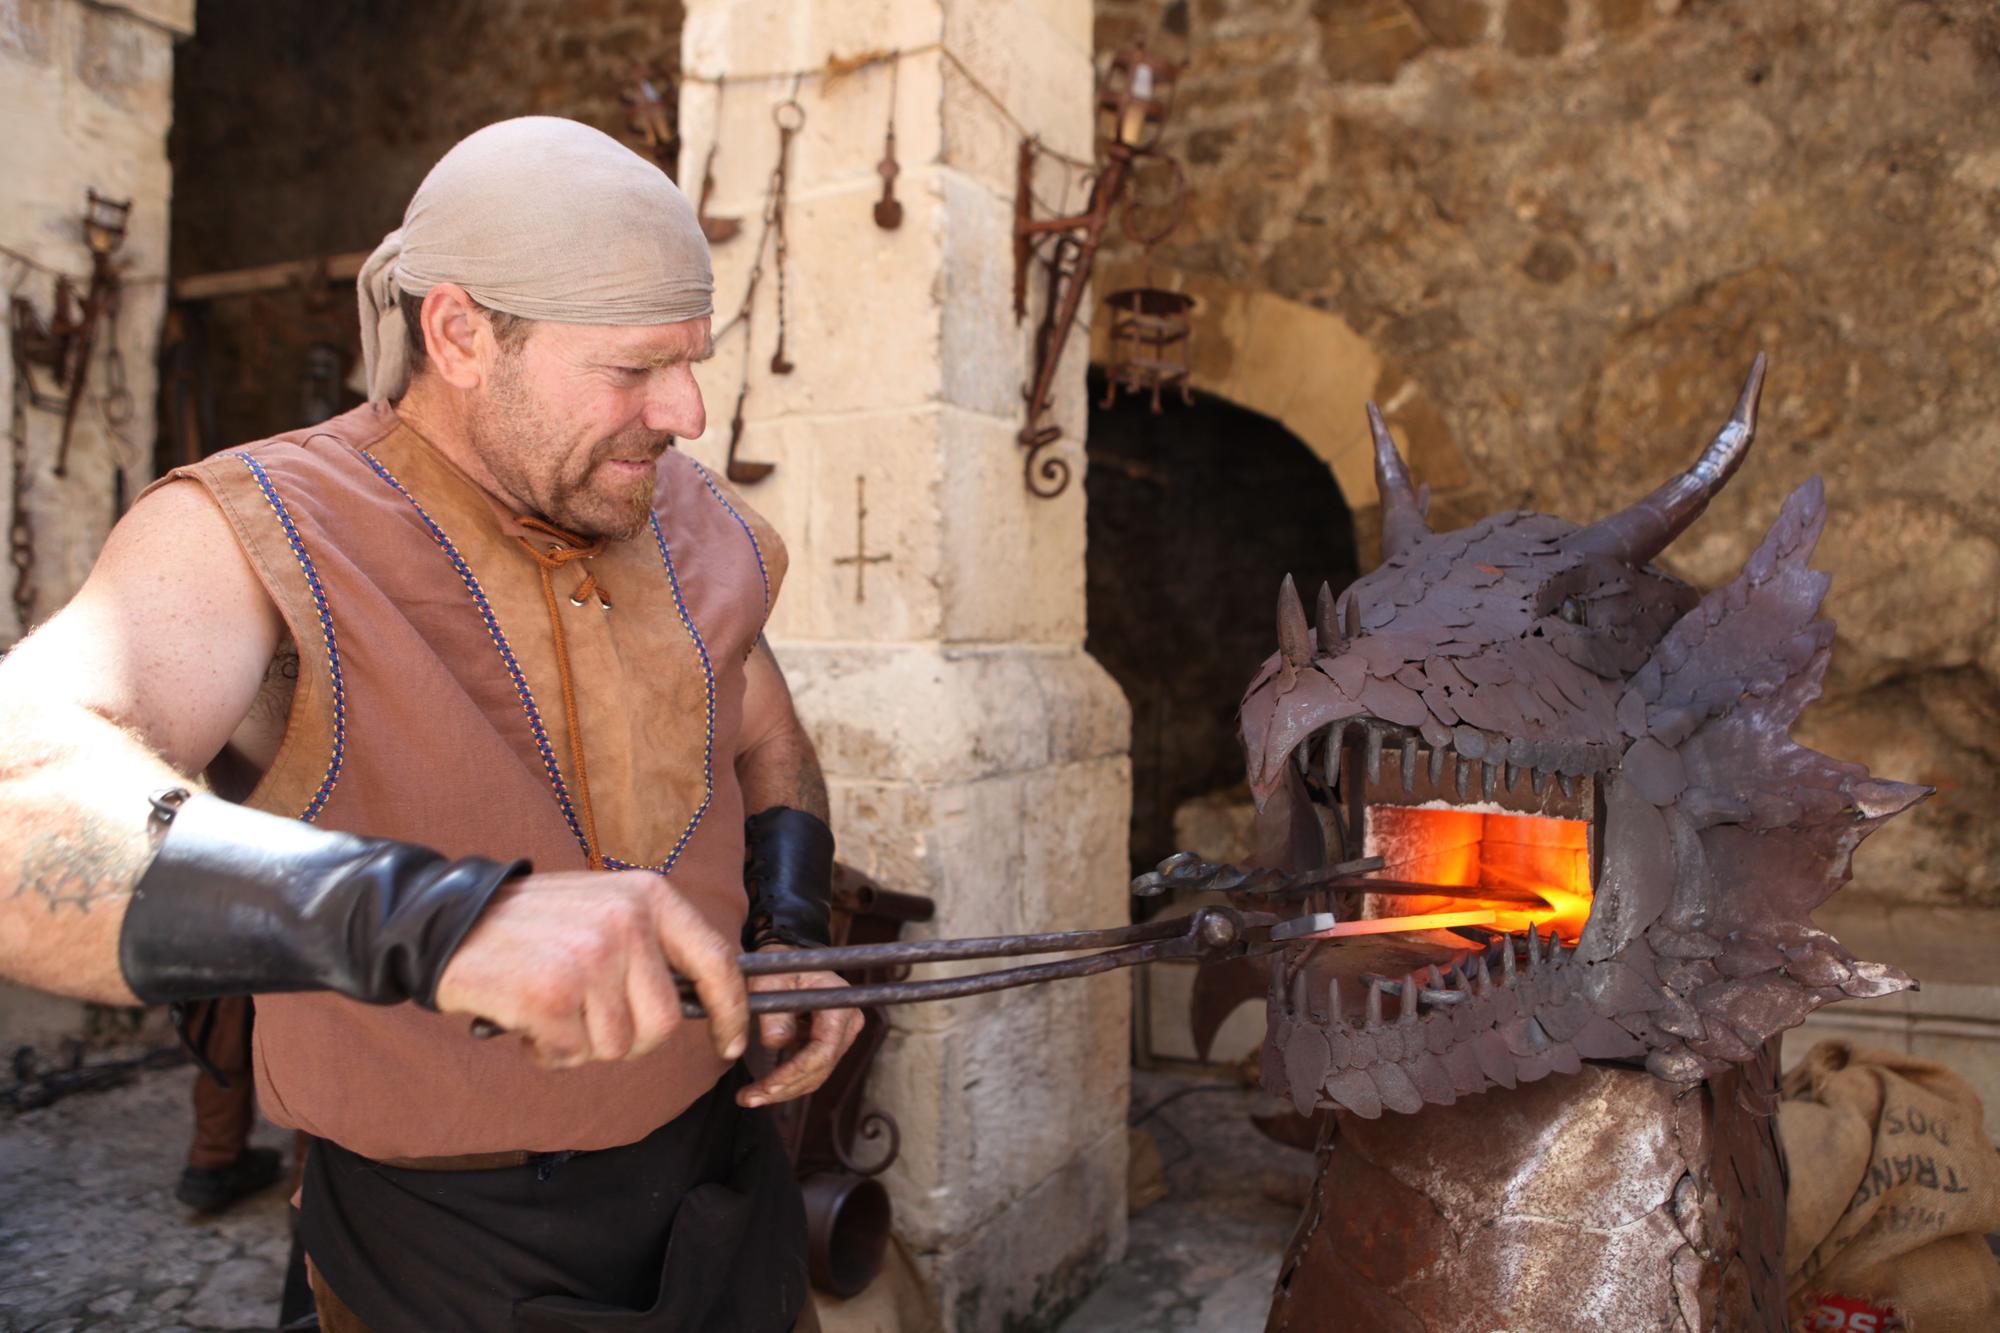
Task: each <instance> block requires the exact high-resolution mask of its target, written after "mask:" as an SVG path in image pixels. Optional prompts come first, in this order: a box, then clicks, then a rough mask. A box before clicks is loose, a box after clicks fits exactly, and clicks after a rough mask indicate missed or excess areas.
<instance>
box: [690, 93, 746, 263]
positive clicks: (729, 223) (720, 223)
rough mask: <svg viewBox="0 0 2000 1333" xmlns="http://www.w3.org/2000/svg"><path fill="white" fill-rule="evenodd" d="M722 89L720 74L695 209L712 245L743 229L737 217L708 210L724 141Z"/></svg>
mask: <svg viewBox="0 0 2000 1333" xmlns="http://www.w3.org/2000/svg"><path fill="white" fill-rule="evenodd" d="M722 90H723V79H722V76H721V75H720V74H718V75H716V76H715V136H714V137H713V138H712V139H710V140H709V142H708V156H707V157H706V158H705V159H703V161H702V165H701V200H700V202H699V203H697V204H696V205H695V209H694V218H695V223H696V225H698V226H699V227H700V228H701V234H702V235H703V236H706V237H707V238H708V243H709V244H710V245H721V244H722V243H723V242H724V241H727V240H733V239H734V238H735V236H736V233H737V232H739V231H742V230H743V224H742V222H740V221H738V220H737V219H736V218H718V217H712V216H710V214H709V211H708V198H709V196H710V195H712V194H714V193H715V150H716V148H717V147H719V146H720V145H721V143H722Z"/></svg>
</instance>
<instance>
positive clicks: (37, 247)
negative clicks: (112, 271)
mask: <svg viewBox="0 0 2000 1333" xmlns="http://www.w3.org/2000/svg"><path fill="white" fill-rule="evenodd" d="M193 22H194V13H193V0H147V2H143V3H142V2H135V3H130V4H97V3H86V2H85V0H0V123H4V124H5V125H6V126H7V127H8V130H7V134H6V135H5V136H4V139H0V179H4V180H5V181H6V182H7V187H6V189H5V190H4V191H0V246H5V247H6V252H5V253H0V272H4V273H5V274H6V278H7V286H8V289H9V292H10V294H11V295H12V296H14V297H16V298H18V299H22V300H25V301H27V302H28V303H29V304H30V305H31V306H33V308H34V310H35V312H36V314H37V315H38V316H39V317H40V318H41V319H42V320H44V321H47V320H48V319H50V317H51V316H52V314H53V307H54V295H55V277H54V275H55V274H57V273H62V274H67V275H68V276H69V277H70V278H71V280H72V281H73V282H74V283H75V284H76V288H77V294H78V296H79V297H81V295H82V294H83V292H84V291H85V290H86V289H87V288H88V286H89V275H90V251H89V249H88V248H87V247H86V246H85V244H84V237H83V225H82V218H83V212H84V206H85V201H86V198H87V195H88V192H89V191H90V190H92V189H95V190H96V191H97V192H98V193H99V194H102V195H105V196H108V197H110V198H113V199H120V200H124V199H129V200H131V201H132V211H131V213H130V214H129V215H128V227H129V230H128V233H127V235H126V238H125V242H124V245H123V248H122V249H121V250H120V251H119V252H118V257H117V262H118V268H119V271H120V273H121V274H122V275H123V279H124V284H125V289H124V292H123V296H122V299H121V300H120V302H119V307H118V313H117V317H116V320H115V323H114V324H113V325H111V326H107V327H105V330H104V332H102V333H100V335H99V336H98V338H97V341H96V347H95V349H94V355H93V357H92V361H91V365H90V369H89V378H88V380H87V381H86V384H87V393H86V396H85V398H84V401H83V404H82V407H81V409H80V411H79V412H78V415H77V421H76V427H75V434H74V436H73V438H72V440H71V444H70V451H69V466H68V469H67V475H66V476H64V477H57V476H56V475H55V473H54V466H55V460H56V450H57V447H58V442H59V440H60V437H61V428H62V414H61V412H60V411H59V410H57V411H46V410H42V409H38V408H34V407H29V408H27V410H26V411H25V413H24V415H23V417H22V431H23V434H24V437H25V440H24V442H25V447H26V468H25V473H26V476H25V482H26V485H25V488H24V494H25V501H26V506H25V507H26V510H27V514H28V524H29V529H30V531H31V533H32V539H33V548H34V567H33V570H32V572H31V573H30V576H29V581H30V585H31V588H32V590H33V594H34V618H35V619H38V620H39V619H41V618H42V617H45V616H47V615H48V614H49V613H50V612H51V611H53V610H55V609H56V608H57V607H59V606H61V605H62V604H63V602H65V601H67V600H68V599H69V596H70V594H71V593H73V592H75V591H76V589H77V587H78V586H79V585H80V584H81V583H82V582H83V577H84V575H85V574H87V573H88V572H89V571H90V566H91V562H92V561H94V560H95V559H96V558H97V548H98V547H99V546H100V545H102V544H103V541H104V534H105V533H106V532H108V531H110V528H111V524H112V521H113V520H114V518H115V517H116V509H115V506H116V504H117V502H118V499H119V497H120V496H121V495H123V496H126V497H129V496H132V495H136V494H137V493H138V491H139V489H140V488H141V487H143V486H144V485H145V484H146V482H147V481H148V480H149V479H150V478H151V475H152V474H151V466H152V448H153V395H154V382H155V378H154V352H155V349H156V348H157V347H158V346H159V324H160V314H161V311H162V309H163V307H164V303H165V299H166V288H165V281H164V280H165V276H166V271H167V219H168V209H169V204H170V202H171V196H172V182H171V175H170V172H169V170H168V167H167V152H166V138H167V128H168V125H169V124H170V123H171V122H172V119H173V47H174V42H175V40H176V39H177V38H180V37H183V36H185V35H186V34H187V33H188V32H190V31H191V30H192V26H193ZM6 336H7V335H6V334H5V333H4V332H0V339H4V338H5V337H6ZM121 372H122V376H123V383H124V393H123V394H119V393H117V392H116V388H117V384H118V378H119V376H120V374H121ZM36 382H37V383H39V384H41V385H42V386H44V388H46V387H47V386H48V384H49V381H48V379H47V377H46V375H39V377H38V379H37V381H36ZM0 396H4V397H5V400H6V401H7V402H8V403H10V404H11V403H12V402H13V401H14V398H15V384H14V361H13V357H12V354H11V352H10V353H9V354H7V355H5V356H0ZM10 474H11V469H10V468H7V467H0V505H5V504H11V503H12V500H13V495H12V482H11V475H10ZM12 572H13V571H12V569H11V567H10V568H9V569H8V573H9V575H10V576H11V574H12ZM8 581H9V582H10V583H11V581H12V580H11V577H10V578H9V580H8ZM28 628H30V626H27V625H23V624H21V623H19V620H18V618H17V617H16V615H15V612H14V603H13V600H12V599H11V598H0V648H5V647H7V646H10V645H11V644H12V643H13V642H14V640H15V639H16V638H18V637H19V636H20V635H21V634H22V633H24V632H26V630H27V629H28Z"/></svg>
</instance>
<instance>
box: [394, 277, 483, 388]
mask: <svg viewBox="0 0 2000 1333" xmlns="http://www.w3.org/2000/svg"><path fill="white" fill-rule="evenodd" d="M418 322H419V323H421V324H422V326H423V330H424V346H423V347H422V348H421V349H418V348H411V349H410V350H411V351H412V352H419V351H420V352H421V354H422V355H423V356H425V357H427V358H428V359H429V361H430V367H431V369H432V370H433V371H434V372H436V374H437V375H438V377H439V378H441V379H442V380H444V382H445V383H447V384H449V385H451V386H452V387H453V388H455V389H476V388H478V387H479V385H480V384H481V383H482V382H484V380H485V378H486V375H487V371H488V365H487V360H488V358H489V357H490V356H491V354H492V348H493V335H492V332H491V330H490V329H489V328H487V324H486V319H485V316H484V314H483V313H482V312H481V310H480V308H479V303H478V302H476V301H474V300H473V299H472V295H471V293H469V292H467V291H466V290H465V288H463V287H460V286H458V285H457V284H456V283H450V282H441V283H439V284H438V285H437V286H435V287H433V288H431V289H430V291H428V292H426V293H425V294H424V305H423V313H422V316H421V318H420V319H419V321H418ZM482 330H484V331H485V337H484V338H481V336H480V334H481V332H482Z"/></svg>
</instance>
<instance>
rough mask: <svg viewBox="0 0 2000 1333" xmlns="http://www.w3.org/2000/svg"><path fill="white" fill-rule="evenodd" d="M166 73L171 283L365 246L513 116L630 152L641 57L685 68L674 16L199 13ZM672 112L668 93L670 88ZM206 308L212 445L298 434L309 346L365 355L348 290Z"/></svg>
mask: <svg viewBox="0 0 2000 1333" xmlns="http://www.w3.org/2000/svg"><path fill="white" fill-rule="evenodd" d="M198 14H199V19H200V36H199V37H197V38H196V39H195V40H194V41H192V42H190V43H188V44H187V45H186V46H185V47H184V48H183V49H182V53H181V58H180V60H179V61H178V62H177V69H176V71H175V90H176V96H177V100H178V103H179V108H180V115H179V117H178V119H177V120H176V122H175V125H174V135H173V158H174V167H175V173H176V189H177V192H178V198H177V200H176V204H175V209H174V224H173V267H174V273H175V275H176V276H187V275H189V274H197V273H208V272H215V271H218V270H226V269H235V268H247V267H251V266H254V265H258V264H270V263H277V262H281V261H285V260H292V259H309V258H312V257H313V256H316V255H327V254H340V253H344V252H348V251H356V250H370V249H373V248H374V246H375V244H376V243H377V242H378V241H380V240H381V239H382V237H383V235H384V234H385V233H387V232H388V231H390V230H391V229H393V228H394V227H395V226H396V225H397V224H398V223H399V222H400V221H401V220H402V216H403V207H404V205H405V204H407V203H408V202H409V199H410V195H411V193H412V192H413V191H414V190H415V189H416V187H417V184H418V182H420V181H421V180H422V179H423V177H424V173H425V172H427V171H429V170H430V168H431V164H432V163H434V162H436V161H437V159H438V158H439V157H441V156H442V155H443V154H444V152H445V150H446V149H448V148H450V147H451V146H452V144H454V143H456V142H457V141H458V140H459V139H461V138H463V137H464V136H465V135H467V134H469V133H471V132H472V131H473V130H476V129H478V128H479V127H480V126H482V125H487V124H490V123H492V122H493V121H496V120H504V119H506V118H508V117H510V116H524V115H552V116H568V117H570V118H572V119H575V120H581V121H583V122H585V123H586V124H589V125H594V126H596V127H597V128H598V129H601V130H603V131H604V132H605V133H607V134H610V135H613V136H615V137H618V138H620V139H622V140H625V141H626V142H631V139H630V137H629V133H628V131H627V129H626V113H625V108H624V105H623V104H622V103H621V102H620V100H619V93H620V91H621V89H622V87H623V86H624V83H625V81H626V79H627V77H628V76H629V74H630V71H631V68H632V66H633V63H634V62H635V61H642V60H643V61H648V62H651V63H652V64H653V65H654V66H655V68H657V69H658V70H659V71H660V72H661V73H663V74H665V75H668V76H671V75H673V74H674V73H675V71H676V70H677V69H678V68H679V64H680V29H681V5H680V0H427V2H426V3H424V4H414V5H413V4H405V3H401V0H339V2H338V3H331V4H329V3H325V2H324V0H200V3H199V5H198ZM664 91H665V92H666V93H667V95H668V99H669V100H668V105H669V107H670V108H671V107H672V91H673V90H672V88H671V87H668V88H666V89H665V90H664ZM319 295H321V296H322V297H323V299H322V300H320V301H318V302H316V303H315V304H314V305H312V306H308V305H307V304H306V303H305V302H304V301H302V299H301V298H300V297H299V296H298V295H296V294H292V293H286V292H277V293H273V294H270V295H268V296H264V297H258V298H237V299H232V300H229V301H222V302H215V303H213V304H212V305H211V306H210V307H209V321H208V325H207V329H206V333H207V336H208V339H209V344H210V364H211V367H212V368H213V369H214V371H215V372H216V377H217V378H216V381H215V400H216V402H215V406H216V436H217V440H216V442H217V444H218V445H229V444H235V443H239V442H241V441H242V440H244V439H254V438H256V437H257V436H259V435H264V434H269V433H272V432H274V431H279V430H286V429H290V428H291V427H294V426H299V425H304V424H307V423H305V422H303V421H301V420H298V419H297V417H298V415H299V410H300V409H299V398H300V394H299V380H300V376H301V372H302V368H303V364H304V356H305V349H306V344H307V342H308V341H309V340H312V339H325V340H327V341H330V342H333V343H335V344H336V345H338V346H340V347H341V348H342V349H343V350H344V351H345V353H346V355H347V357H348V358H349V363H350V364H351V363H352V360H353V358H354V357H355V356H357V355H358V354H359V339H358V334H357V332H356V329H355V320H354V303H353V295H352V289H351V288H350V287H348V286H347V285H345V284H342V285H340V286H339V287H337V288H330V289H328V290H327V291H326V292H324V293H320V294H319Z"/></svg>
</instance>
